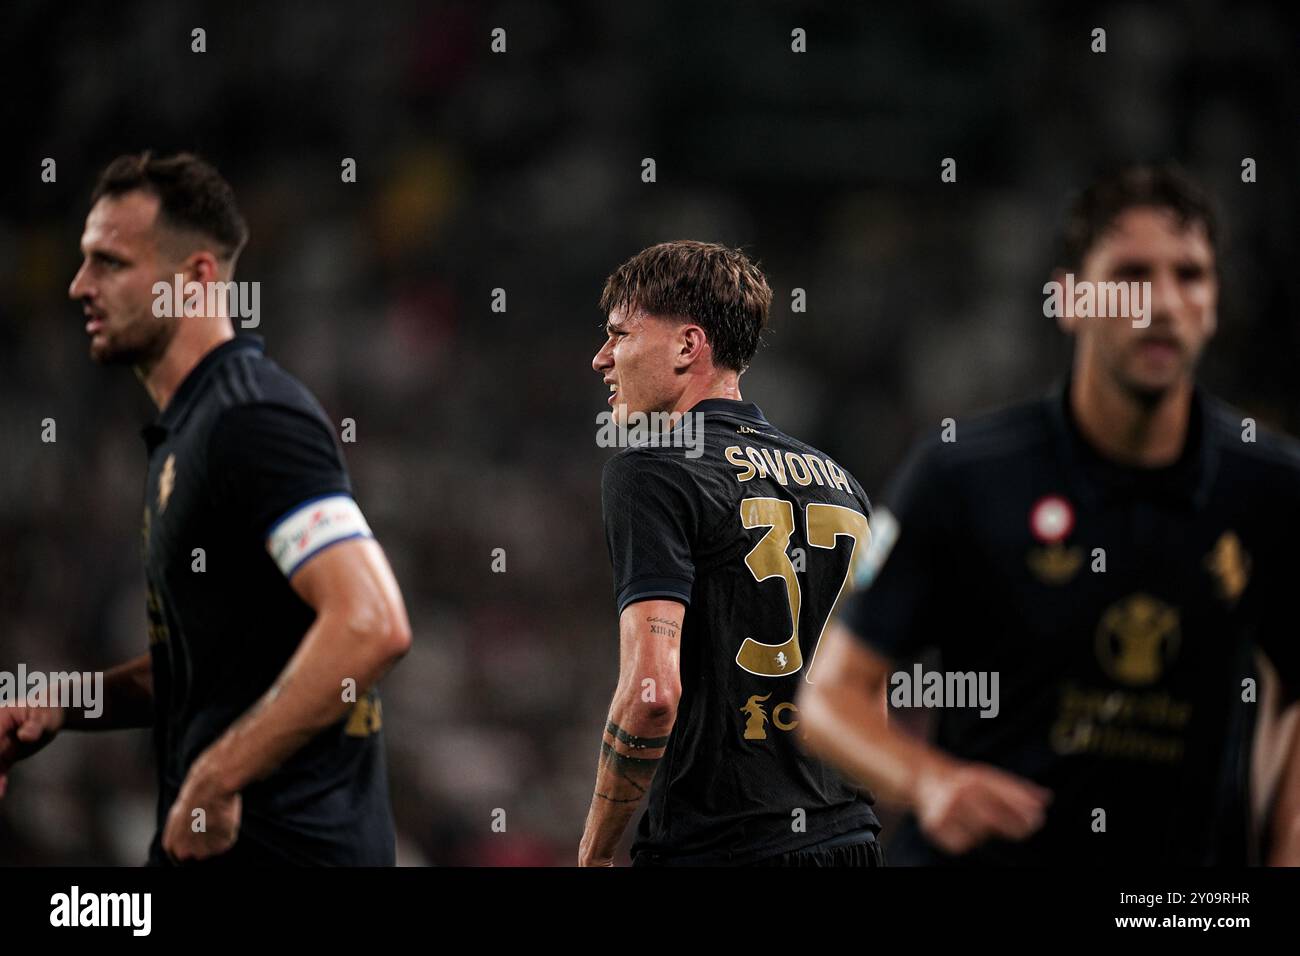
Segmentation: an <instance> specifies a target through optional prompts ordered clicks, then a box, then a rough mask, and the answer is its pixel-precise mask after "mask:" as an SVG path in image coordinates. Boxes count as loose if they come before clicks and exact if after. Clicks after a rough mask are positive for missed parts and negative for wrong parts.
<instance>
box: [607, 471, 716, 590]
mask: <svg viewBox="0 0 1300 956" xmlns="http://www.w3.org/2000/svg"><path fill="white" fill-rule="evenodd" d="M681 469H682V466H681V465H680V464H678V463H676V462H673V461H669V460H667V459H665V458H663V457H661V456H657V455H654V454H646V453H635V452H634V453H626V452H625V453H622V454H619V455H616V456H615V457H614V458H612V459H610V460H609V462H608V463H606V465H605V469H604V472H603V474H602V476H601V505H602V511H603V513H604V518H605V539H606V542H607V544H608V545H609V558H610V563H611V564H612V565H613V568H614V595H615V602H616V604H617V605H618V611H619V613H620V614H622V613H623V609H624V608H625V607H627V606H628V605H629V604H631V603H632V602H634V601H643V600H646V599H648V598H671V599H673V600H677V601H681V602H682V603H683V604H687V605H689V604H690V603H691V586H692V585H693V584H694V581H695V562H694V559H693V557H692V554H693V544H694V541H695V538H696V534H697V531H698V528H699V507H698V505H697V503H696V500H695V495H694V494H693V492H692V488H691V486H690V484H689V483H688V482H687V481H686V475H684V474H683V473H682V470H681Z"/></svg>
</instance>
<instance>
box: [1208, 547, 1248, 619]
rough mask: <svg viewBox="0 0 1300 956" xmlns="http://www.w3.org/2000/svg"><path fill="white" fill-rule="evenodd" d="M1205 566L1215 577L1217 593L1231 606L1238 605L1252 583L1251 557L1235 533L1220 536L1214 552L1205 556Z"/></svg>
mask: <svg viewBox="0 0 1300 956" xmlns="http://www.w3.org/2000/svg"><path fill="white" fill-rule="evenodd" d="M1205 566H1206V568H1208V569H1209V571H1210V574H1211V575H1213V577H1214V586H1215V591H1216V592H1217V593H1218V595H1219V597H1220V598H1222V599H1223V600H1225V601H1227V602H1228V603H1229V604H1236V603H1237V599H1238V598H1240V597H1241V592H1242V591H1244V590H1246V585H1247V584H1249V583H1250V568H1251V560H1250V555H1249V554H1247V553H1246V549H1245V548H1243V547H1242V546H1241V539H1240V538H1238V537H1237V533H1236V532H1235V531H1225V532H1223V534H1221V535H1219V540H1218V541H1216V542H1215V544H1214V550H1212V551H1211V552H1210V553H1209V554H1207V555H1206V556H1205Z"/></svg>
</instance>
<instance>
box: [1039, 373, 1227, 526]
mask: <svg viewBox="0 0 1300 956" xmlns="http://www.w3.org/2000/svg"><path fill="white" fill-rule="evenodd" d="M1045 404H1046V406H1047V414H1048V418H1049V420H1050V421H1051V424H1052V431H1053V434H1054V436H1055V440H1056V447H1057V453H1058V455H1059V456H1060V459H1061V461H1062V463H1063V464H1064V466H1065V470H1066V473H1067V476H1068V480H1069V482H1070V483H1071V484H1072V486H1073V489H1074V492H1075V494H1077V495H1078V496H1079V497H1080V498H1083V499H1086V500H1088V501H1090V502H1092V503H1093V504H1097V503H1099V502H1100V501H1102V500H1106V499H1111V498H1115V497H1120V496H1122V495H1124V494H1125V493H1126V489H1132V488H1134V487H1136V486H1138V485H1139V484H1141V485H1143V486H1145V487H1153V486H1156V487H1158V488H1159V490H1160V492H1161V493H1162V494H1168V495H1171V496H1173V497H1175V498H1177V499H1178V500H1180V501H1182V502H1184V503H1186V504H1188V505H1190V506H1191V507H1193V508H1195V509H1200V508H1203V507H1204V506H1205V504H1206V502H1207V501H1208V500H1209V496H1210V489H1211V487H1212V485H1213V483H1214V477H1215V472H1216V470H1217V466H1218V458H1219V456H1218V447H1217V445H1216V444H1215V440H1214V439H1215V435H1214V429H1213V428H1212V427H1211V422H1210V420H1209V415H1208V409H1207V407H1206V396H1205V392H1204V390H1203V389H1202V388H1201V387H1200V386H1199V385H1197V386H1195V388H1194V390H1193V392H1192V410H1191V415H1190V417H1189V419H1188V423H1187V440H1186V442H1185V444H1184V446H1183V451H1182V454H1181V455H1180V456H1179V458H1178V461H1176V462H1174V463H1173V464H1172V465H1168V466H1166V467H1164V468H1151V469H1146V468H1134V467H1131V466H1125V465H1121V464H1117V463H1115V462H1113V461H1110V460H1109V459H1106V458H1104V457H1103V456H1102V455H1101V454H1100V453H1099V452H1097V450H1096V449H1094V448H1093V446H1092V445H1091V444H1090V443H1089V442H1088V440H1087V439H1086V438H1084V436H1083V433H1082V432H1081V431H1080V429H1079V427H1078V425H1077V424H1076V422H1075V420H1074V413H1073V412H1072V411H1071V409H1070V376H1069V375H1066V376H1065V377H1064V378H1063V379H1062V380H1060V381H1058V382H1057V384H1056V385H1055V386H1053V388H1052V390H1051V392H1050V393H1049V394H1048V396H1047V398H1046V400H1045Z"/></svg>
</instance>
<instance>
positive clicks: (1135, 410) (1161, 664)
mask: <svg viewBox="0 0 1300 956" xmlns="http://www.w3.org/2000/svg"><path fill="white" fill-rule="evenodd" d="M1062 249H1063V255H1062V258H1061V260H1060V267H1061V269H1060V271H1059V272H1058V273H1057V275H1056V276H1055V279H1056V280H1057V281H1062V280H1064V278H1065V274H1066V273H1067V272H1068V273H1072V274H1074V279H1075V280H1079V281H1080V282H1082V281H1086V282H1088V283H1102V282H1139V283H1140V282H1149V283H1150V284H1151V285H1150V301H1149V302H1148V303H1147V305H1146V308H1145V309H1142V308H1134V307H1132V305H1130V308H1129V310H1128V311H1127V312H1124V313H1121V314H1119V315H1112V316H1109V317H1092V318H1088V317H1081V316H1080V315H1079V312H1080V311H1086V310H1074V309H1072V310H1071V311H1073V312H1075V316H1076V317H1066V318H1062V319H1061V320H1060V321H1061V325H1062V327H1063V328H1064V329H1065V331H1066V332H1068V333H1070V334H1072V335H1073V336H1074V339H1075V351H1074V363H1073V371H1072V373H1071V375H1070V376H1069V377H1068V379H1067V380H1066V381H1065V383H1064V386H1063V387H1062V388H1061V389H1059V390H1057V391H1055V392H1054V393H1053V394H1052V395H1051V396H1050V397H1048V398H1045V399H1043V400H1040V401H1034V402H1030V403H1027V404H1024V405H1020V406H1018V407H1013V408H1010V409H1008V410H1005V411H1002V412H999V413H996V414H993V415H991V416H989V417H984V418H981V419H979V420H977V421H971V422H958V423H957V433H956V436H955V437H956V440H955V441H944V440H943V436H936V438H935V439H934V440H930V441H925V442H923V443H921V445H920V446H919V447H918V448H917V449H916V450H915V451H914V453H913V454H912V456H911V458H910V460H909V461H908V462H907V464H906V465H905V466H904V467H903V469H902V470H901V472H900V474H899V475H898V477H897V478H896V480H895V481H894V482H893V483H892V485H891V487H890V488H889V489H888V491H887V494H886V496H885V503H884V505H883V506H882V507H881V508H880V509H878V513H877V516H876V519H875V521H874V522H873V533H874V538H873V548H872V550H871V552H870V553H869V556H868V560H867V561H866V562H865V563H864V573H863V578H864V583H867V584H868V586H867V587H866V589H865V590H859V591H857V592H856V593H855V594H854V596H853V597H852V598H851V599H850V600H848V601H846V602H845V608H844V612H843V615H842V619H841V623H837V624H836V625H833V626H832V633H831V634H830V635H828V637H827V639H826V641H825V647H824V649H823V651H822V655H823V662H822V663H823V667H822V669H821V670H820V671H819V673H818V678H819V681H818V683H817V684H816V685H814V686H812V687H809V688H808V689H807V692H806V693H805V694H804V696H803V698H802V699H801V707H802V710H803V713H804V720H805V723H806V725H807V727H808V736H809V742H810V744H811V745H812V747H813V749H814V751H815V752H816V753H819V754H821V755H823V756H824V757H826V758H827V759H829V760H831V761H833V762H834V763H836V764H837V765H838V766H840V767H841V768H842V769H844V770H845V771H846V772H847V773H849V774H851V775H853V776H854V777H856V778H858V779H860V780H862V781H863V782H865V783H867V784H869V785H871V786H873V787H874V788H876V791H877V793H879V794H880V795H881V799H888V800H890V801H893V802H895V803H898V804H901V805H903V806H904V807H906V808H908V809H909V810H910V811H911V813H912V816H911V818H909V820H908V821H907V823H906V824H905V826H904V828H903V829H902V830H901V831H900V835H899V842H898V843H897V844H895V845H893V846H891V850H892V852H893V854H894V856H895V859H896V861H902V862H909V863H927V862H954V861H956V860H957V859H960V860H961V861H963V862H967V863H994V864H1004V863H1012V864H1059V865H1069V866H1075V865H1078V864H1080V863H1103V864H1113V863H1116V864H1117V863H1143V864H1151V863H1172V864H1209V863H1219V862H1225V861H1228V860H1232V861H1234V862H1240V858H1239V857H1237V856H1236V854H1235V853H1234V852H1233V849H1232V848H1231V847H1230V846H1228V845H1226V844H1225V842H1224V839H1223V836H1222V834H1223V832H1224V830H1225V826H1224V822H1225V821H1224V819H1223V818H1224V816H1225V815H1226V814H1230V813H1233V812H1235V808H1233V807H1232V806H1231V804H1232V802H1233V799H1232V794H1231V790H1232V787H1233V786H1234V783H1233V781H1235V780H1236V779H1237V778H1236V774H1235V773H1233V772H1232V771H1233V770H1234V767H1240V766H1244V763H1243V757H1242V751H1243V750H1244V749H1245V748H1244V747H1243V743H1244V740H1243V738H1244V737H1245V734H1243V733H1242V732H1241V731H1240V729H1239V728H1240V726H1241V719H1242V716H1243V714H1246V713H1247V712H1248V711H1247V708H1249V707H1251V706H1253V705H1251V704H1243V702H1242V701H1243V686H1242V680H1243V677H1244V676H1245V675H1247V674H1249V673H1250V672H1251V668H1250V659H1249V648H1250V647H1251V644H1252V641H1253V642H1258V645H1259V646H1260V647H1262V648H1263V650H1264V651H1265V652H1266V653H1267V655H1268V657H1269V659H1270V660H1271V662H1272V664H1273V665H1274V666H1275V667H1276V669H1277V671H1278V673H1279V675H1280V677H1281V679H1282V681H1283V683H1284V684H1286V685H1288V686H1289V687H1290V688H1292V690H1293V691H1294V688H1296V687H1297V686H1300V683H1298V682H1300V643H1298V642H1296V641H1295V640H1294V638H1293V637H1292V634H1291V631H1292V630H1293V628H1292V627H1291V626H1290V624H1289V621H1290V620H1291V617H1292V614H1291V612H1290V611H1289V610H1288V608H1291V607H1293V599H1292V595H1293V594H1294V586H1295V585H1294V582H1295V581H1296V580H1297V576H1296V575H1297V571H1298V570H1300V568H1298V567H1297V554H1298V553H1300V552H1297V549H1296V530H1297V528H1298V527H1300V525H1298V523H1297V517H1298V516H1300V450H1298V448H1297V445H1296V443H1295V442H1293V441H1291V440H1290V439H1287V438H1284V437H1281V436H1278V435H1272V434H1269V433H1267V432H1265V431H1263V430H1260V431H1259V432H1258V433H1257V434H1255V433H1254V432H1253V427H1251V425H1250V423H1246V422H1243V419H1244V417H1245V416H1243V415H1242V414H1240V413H1239V412H1237V411H1234V410H1233V409H1231V408H1229V407H1228V406H1226V405H1224V404H1222V403H1220V402H1219V401H1217V400H1216V399H1214V398H1212V397H1211V396H1209V395H1207V394H1205V392H1204V391H1203V390H1202V389H1201V388H1199V387H1198V386H1197V385H1196V383H1195V377H1194V373H1195V368H1196V365H1197V360H1198V359H1199V358H1200V356H1201V353H1202V350H1203V349H1204V348H1205V346H1206V343H1207V342H1208V341H1209V340H1210V337H1211V336H1212V335H1213V334H1214V331H1215V325H1216V311H1215V310H1216V306H1217V300H1218V271H1217V266H1216V261H1215V225H1214V218H1213V216H1212V212H1211V209H1210V207H1209V205H1208V204H1207V202H1206V200H1205V198H1204V196H1203V194H1202V192H1201V191H1200V190H1199V189H1198V188H1197V187H1196V186H1195V185H1193V184H1192V183H1191V182H1189V181H1188V180H1187V179H1186V178H1185V177H1184V176H1182V175H1181V174H1179V173H1178V172H1177V171H1175V170H1172V169H1146V168H1139V169H1129V170H1126V171H1124V172H1122V173H1120V174H1118V175H1116V176H1114V177H1111V178H1107V179H1105V180H1102V181H1099V182H1097V183H1095V184H1094V185H1092V186H1091V187H1090V188H1088V189H1087V190H1085V191H1084V192H1083V193H1082V194H1081V196H1080V197H1079V199H1078V200H1077V202H1076V203H1075V204H1074V206H1073V208H1072V209H1071V211H1070V213H1069V216H1068V220H1067V222H1066V226H1065V230H1064V242H1063V245H1062ZM1045 291H1046V290H1045ZM1144 311H1145V315H1142V314H1141V313H1142V312H1144ZM1148 323H1149V324H1148ZM886 509H889V511H888V512H887V511H886ZM890 512H892V516H891V515H890ZM891 545H892V552H891V550H890V547H891ZM873 575H874V581H870V578H871V577H872V576H873ZM926 649H936V650H937V651H938V652H939V656H940V660H941V662H942V665H941V666H942V668H943V672H941V673H942V674H975V675H978V674H980V673H985V674H992V673H997V674H998V675H999V676H1000V702H999V703H1000V706H999V708H998V713H997V715H996V716H993V717H991V718H988V717H982V716H981V715H980V712H979V710H977V709H973V708H970V707H961V706H959V705H958V706H954V705H953V704H954V702H953V701H952V700H948V701H945V702H944V703H945V704H946V706H945V707H944V708H943V709H942V710H940V711H938V718H937V730H936V738H935V743H934V745H931V744H928V743H925V742H923V741H921V740H919V739H916V738H914V737H911V736H909V735H906V734H904V733H901V732H900V731H899V730H898V729H897V728H896V727H895V726H894V725H892V724H891V723H890V722H888V721H887V719H886V714H885V713H884V712H883V711H882V710H881V709H880V707H879V706H878V704H877V701H878V699H879V694H880V692H881V691H882V690H885V689H886V684H887V683H888V684H889V685H890V687H891V688H893V689H897V688H900V687H904V686H905V685H904V684H903V682H902V681H901V679H899V678H898V677H897V676H896V675H897V674H898V673H899V672H898V671H897V670H896V662H908V661H914V660H916V659H917V658H918V656H919V655H920V654H921V653H922V652H923V651H924V650H926ZM904 673H905V672H904ZM893 692H894V691H893V690H890V693H891V694H892V693H893ZM904 696H906V695H904ZM901 702H902V703H904V704H906V703H909V701H908V700H906V699H903V700H901ZM910 702H911V703H914V702H915V701H914V699H913V700H912V701H910ZM1225 771H1226V773H1225ZM1225 776H1227V777H1229V778H1230V779H1229V783H1228V787H1227V790H1228V792H1229V796H1228V798H1226V799H1225V797H1224V792H1225V787H1224V783H1223V780H1224V778H1225ZM1290 839H1291V840H1292V841H1294V835H1293V836H1291V837H1290ZM1279 852H1285V850H1284V848H1279Z"/></svg>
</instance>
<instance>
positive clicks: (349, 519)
mask: <svg viewBox="0 0 1300 956" xmlns="http://www.w3.org/2000/svg"><path fill="white" fill-rule="evenodd" d="M208 477H209V482H210V484H211V488H212V496H213V505H214V507H215V508H216V509H217V512H218V513H219V514H220V515H222V517H223V520H224V521H225V522H227V525H228V526H229V527H232V528H234V529H236V531H237V532H238V533H241V534H246V535H248V536H250V537H252V538H254V539H255V540H257V541H259V542H261V543H263V544H264V545H265V547H266V549H267V550H268V551H269V552H270V554H271V557H272V558H273V559H274V560H275V562H276V564H277V565H278V566H279V567H280V570H281V571H282V572H283V573H284V574H285V576H286V577H290V576H292V575H293V573H294V572H295V571H296V570H297V569H298V568H300V567H301V566H302V565H303V564H305V563H306V562H307V560H308V559H309V558H311V557H313V556H314V555H316V554H317V553H319V552H320V551H322V550H324V549H325V548H326V547H329V546H330V545H332V544H336V543H338V542H340V541H344V540H348V539H350V538H358V537H370V536H371V534H370V528H369V527H368V526H367V524H366V521H365V518H364V517H363V516H362V514H361V511H360V509H359V508H358V507H357V505H356V502H355V501H354V500H353V498H352V486H351V482H350V481H349V480H348V473H347V468H346V466H345V465H344V463H343V455H342V453H341V451H340V449H339V446H338V443H337V442H336V441H335V438H334V434H333V433H332V432H331V431H330V430H329V427H328V426H327V425H326V424H325V423H324V422H323V421H321V420H320V418H318V417H317V416H315V415H311V414H309V413H307V412H304V411H299V410H296V409H293V408H290V407H287V406H283V405H272V404H253V405H241V406H236V407H234V408H231V409H227V410H226V411H225V412H223V413H222V414H221V416H220V418H218V420H217V422H216V424H215V425H214V426H213V430H212V433H211V436H210V437H209V440H208Z"/></svg>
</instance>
